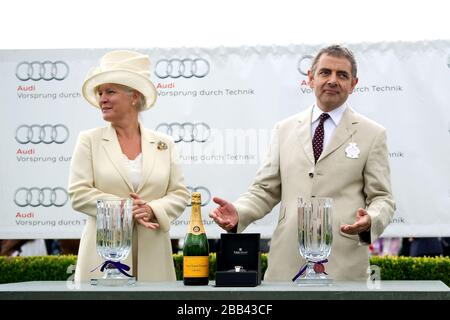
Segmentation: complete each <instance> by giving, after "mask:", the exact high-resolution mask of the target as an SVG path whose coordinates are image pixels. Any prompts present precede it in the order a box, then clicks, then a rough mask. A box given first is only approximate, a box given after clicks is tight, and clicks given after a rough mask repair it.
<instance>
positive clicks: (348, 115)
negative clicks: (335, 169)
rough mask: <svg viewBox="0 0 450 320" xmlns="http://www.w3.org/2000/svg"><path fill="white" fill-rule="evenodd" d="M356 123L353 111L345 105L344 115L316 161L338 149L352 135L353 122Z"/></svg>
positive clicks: (353, 130)
mask: <svg viewBox="0 0 450 320" xmlns="http://www.w3.org/2000/svg"><path fill="white" fill-rule="evenodd" d="M357 123H358V120H357V118H356V114H355V112H354V111H353V109H351V108H350V107H347V109H346V110H345V112H344V115H343V116H342V119H341V121H340V122H339V124H338V126H337V127H336V129H335V130H334V133H333V136H332V137H331V140H330V142H329V143H328V145H327V146H326V147H325V149H324V150H323V152H322V154H321V156H320V158H319V160H318V161H317V162H319V161H321V160H322V159H324V158H326V157H327V156H329V155H330V154H331V153H332V152H334V151H335V150H336V149H338V148H339V147H340V146H341V145H342V144H343V143H344V142H346V141H347V140H348V139H349V138H350V137H351V136H352V134H354V133H355V131H356V126H355V124H357Z"/></svg>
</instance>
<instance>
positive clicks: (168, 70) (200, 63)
mask: <svg viewBox="0 0 450 320" xmlns="http://www.w3.org/2000/svg"><path fill="white" fill-rule="evenodd" d="M209 69H210V67H209V62H208V61H207V60H205V59H203V58H196V59H161V60H158V62H157V63H156V66H155V74H156V76H157V77H158V78H161V79H165V78H169V77H170V78H175V79H176V78H179V77H183V78H192V77H196V78H203V77H204V76H206V75H207V74H208V73H209Z"/></svg>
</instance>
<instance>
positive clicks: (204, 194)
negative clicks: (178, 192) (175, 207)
mask: <svg viewBox="0 0 450 320" xmlns="http://www.w3.org/2000/svg"><path fill="white" fill-rule="evenodd" d="M186 188H187V189H188V190H189V192H190V193H192V192H200V194H201V198H202V207H204V206H206V205H207V204H208V203H209V202H210V201H211V192H209V190H208V189H207V188H205V187H191V186H187V187H186ZM190 206H192V204H191V203H189V204H188V207H190Z"/></svg>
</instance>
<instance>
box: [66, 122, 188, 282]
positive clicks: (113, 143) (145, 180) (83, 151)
mask: <svg viewBox="0 0 450 320" xmlns="http://www.w3.org/2000/svg"><path fill="white" fill-rule="evenodd" d="M140 129H141V144H142V156H143V175H142V181H141V184H140V185H139V187H138V188H137V189H136V190H134V189H133V186H132V184H131V182H130V181H129V178H128V174H127V171H126V169H125V164H124V163H123V162H122V161H123V159H122V155H121V153H122V151H121V148H120V145H119V141H118V139H117V134H116V131H115V130H114V128H113V127H112V126H107V127H104V128H97V129H92V130H88V131H85V132H81V133H80V135H79V137H78V142H77V145H76V147H75V151H74V154H73V157H72V161H71V167H70V177H69V188H68V190H69V195H70V198H71V201H72V207H73V208H74V209H75V210H77V211H79V212H81V213H84V214H86V225H85V227H84V230H83V233H82V236H81V241H80V248H79V252H78V261H77V266H76V270H75V281H81V282H87V281H89V279H90V278H96V277H101V276H102V274H101V273H100V272H99V270H97V271H95V272H90V271H91V270H92V269H94V268H95V267H97V266H98V265H100V264H101V263H102V261H103V260H102V259H101V258H100V256H99V254H98V253H97V249H96V201H97V199H102V198H111V197H123V198H128V197H129V194H130V192H136V193H138V194H139V195H140V196H141V197H142V198H143V199H144V200H146V201H147V202H148V204H149V205H150V206H151V208H152V209H153V211H154V213H155V215H156V218H157V220H158V223H159V225H160V228H159V229H158V230H150V229H147V228H145V227H143V226H142V225H140V224H137V223H135V225H134V230H133V245H132V253H131V254H130V255H129V256H128V258H127V260H125V261H123V262H124V263H126V264H127V265H129V266H131V270H130V272H131V273H132V274H133V275H135V276H136V277H137V279H138V280H140V281H175V280H176V277H175V269H174V265H173V258H172V247H171V243H170V236H169V228H170V223H171V221H173V220H174V219H176V218H177V217H178V216H180V215H181V214H182V212H183V210H184V209H185V207H186V205H187V202H188V198H189V193H188V191H187V189H186V187H185V186H184V184H183V175H182V171H181V168H180V165H179V163H178V158H177V154H176V152H175V144H174V142H173V140H172V139H171V138H170V137H168V136H166V135H163V134H161V133H158V132H155V131H151V130H148V129H145V128H143V127H142V126H141V127H140ZM158 145H160V147H159V148H158ZM161 146H162V147H161ZM164 146H166V148H165V147H164Z"/></svg>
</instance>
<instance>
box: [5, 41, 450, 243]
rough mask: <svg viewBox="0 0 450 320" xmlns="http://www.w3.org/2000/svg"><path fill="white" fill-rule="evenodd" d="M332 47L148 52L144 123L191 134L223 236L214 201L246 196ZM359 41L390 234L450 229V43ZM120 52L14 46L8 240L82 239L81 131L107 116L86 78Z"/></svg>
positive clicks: (192, 178) (271, 223)
mask: <svg viewBox="0 0 450 320" xmlns="http://www.w3.org/2000/svg"><path fill="white" fill-rule="evenodd" d="M320 47H321V46H318V45H314V46H311V45H292V46H287V47H276V46H273V47H239V48H214V49H199V48H175V49H160V48H154V49H152V48H150V49H142V48H141V49H137V50H138V51H140V52H143V53H147V54H149V55H150V57H151V60H152V64H153V66H152V67H153V70H152V76H151V77H152V80H153V81H154V83H155V85H156V87H157V89H158V100H157V102H156V106H155V107H154V108H152V109H151V110H150V111H147V112H143V113H142V114H141V121H142V123H143V124H144V125H145V126H146V127H148V128H151V129H154V130H158V131H161V132H165V133H167V134H169V135H172V137H173V138H174V139H175V141H176V142H177V147H178V150H179V153H180V160H181V163H182V165H183V169H184V175H185V182H186V184H187V185H188V186H189V188H190V189H191V190H195V191H199V192H201V193H202V201H203V207H202V210H203V218H204V221H205V226H206V230H207V234H208V237H210V238H218V237H219V235H220V232H221V229H220V228H218V227H217V226H216V225H215V224H214V223H213V221H212V220H211V219H210V218H209V217H208V213H209V212H210V211H211V210H212V209H213V208H214V207H215V204H214V203H213V201H212V197H213V196H219V197H223V198H225V199H228V200H235V199H236V198H237V197H238V196H239V195H240V194H241V193H243V192H245V191H246V189H247V187H248V186H249V185H250V184H251V183H252V180H253V178H254V176H255V173H256V170H257V169H258V167H259V165H260V163H261V161H262V160H263V158H264V156H265V154H266V151H267V149H268V144H269V141H270V134H271V129H272V127H273V126H274V124H275V123H276V122H277V121H279V120H281V119H283V118H286V117H288V116H290V115H292V114H295V113H297V112H300V111H302V110H304V109H305V108H307V107H308V106H309V105H310V104H311V103H313V102H314V94H313V93H312V91H311V89H310V88H309V87H308V85H307V77H306V72H307V70H308V68H309V66H310V65H311V60H312V56H313V55H314V54H315V53H316V52H317V50H318V49H320ZM350 48H351V49H353V50H354V52H355V54H356V59H357V61H358V67H359V70H358V76H359V84H358V86H357V87H356V90H355V92H354V94H352V95H351V96H350V99H349V103H350V105H351V106H352V107H353V108H354V109H356V110H357V111H358V112H360V113H362V114H364V115H366V116H368V117H370V118H372V119H374V120H375V121H377V122H379V123H380V124H382V125H383V126H385V127H386V128H387V130H388V143H389V149H390V161H391V171H392V187H393V192H394V195H395V198H396V200H397V211H396V213H395V216H394V219H393V221H392V223H391V224H390V225H389V227H388V228H387V229H386V231H385V233H384V236H449V235H450V214H449V213H450V212H449V208H450V169H449V168H450V165H449V164H450V106H449V101H450V90H449V83H450V41H432V42H417V43H403V42H395V43H375V44H369V43H364V44H353V45H350ZM132 49H133V48H132ZM107 51H109V50H102V49H95V50H93V49H86V50H79V49H76V50H75V49H74V50H72V49H71V50H3V51H0V72H1V75H2V76H1V79H0V87H1V93H0V103H1V117H0V122H1V126H0V130H1V132H2V150H3V152H2V154H3V156H2V157H1V160H0V161H1V162H0V170H1V182H0V187H1V193H0V200H1V203H2V206H1V211H0V216H1V219H0V239H1V238H79V237H80V235H81V230H82V228H83V225H84V215H83V214H80V213H78V212H75V211H74V210H73V209H72V208H71V205H70V200H69V198H68V194H67V182H68V176H69V166H70V160H71V156H72V152H73V149H74V146H75V143H76V140H77V137H78V134H79V132H80V131H82V130H86V129H89V128H93V127H98V126H104V125H105V124H106V123H105V122H104V121H103V120H102V117H101V114H100V113H99V110H97V109H96V108H93V107H92V106H90V105H88V103H87V102H85V101H84V99H83V98H82V96H81V93H80V88H81V85H82V83H83V79H84V77H85V75H86V73H87V71H88V70H89V68H91V67H92V66H94V65H96V64H97V63H98V61H99V59H100V57H101V56H102V55H103V54H104V53H105V52H107ZM342 174H343V175H345V174H346V173H345V172H342ZM292 179H296V177H292ZM189 218H190V207H188V208H186V211H185V212H184V214H183V215H182V216H181V217H180V218H179V219H178V220H176V221H175V222H174V223H173V225H172V228H171V231H170V232H171V236H172V237H173V238H183V237H184V234H185V232H186V229H187V224H188V220H189ZM277 219H278V207H276V208H274V210H273V212H272V213H271V214H269V215H267V216H266V217H265V218H264V219H262V220H259V221H257V222H255V223H254V224H253V225H251V226H250V227H249V228H248V231H249V232H260V233H261V235H262V237H264V238H269V237H270V236H271V234H272V231H273V229H274V227H275V224H276V222H277Z"/></svg>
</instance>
